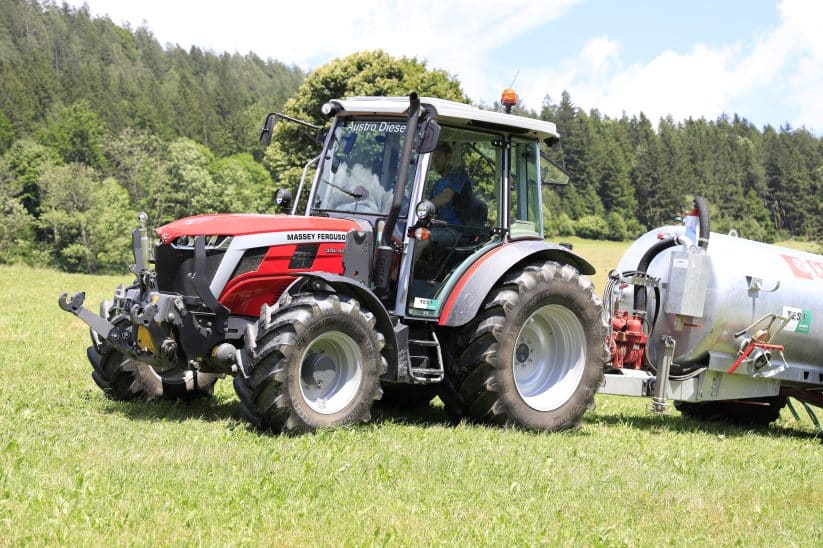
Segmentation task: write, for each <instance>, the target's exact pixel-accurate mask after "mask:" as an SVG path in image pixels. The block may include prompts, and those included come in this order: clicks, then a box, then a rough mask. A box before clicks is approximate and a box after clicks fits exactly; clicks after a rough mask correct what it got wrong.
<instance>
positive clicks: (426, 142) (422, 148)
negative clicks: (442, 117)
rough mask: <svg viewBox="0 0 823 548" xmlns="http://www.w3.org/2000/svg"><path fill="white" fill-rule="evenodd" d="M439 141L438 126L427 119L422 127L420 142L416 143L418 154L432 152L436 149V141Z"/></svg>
mask: <svg viewBox="0 0 823 548" xmlns="http://www.w3.org/2000/svg"><path fill="white" fill-rule="evenodd" d="M438 140H440V124H438V123H437V122H435V121H434V120H432V119H431V118H429V119H428V120H426V123H425V124H424V125H423V131H421V132H420V140H419V142H418V143H417V147H415V148H416V149H417V153H418V154H428V153H429V152H433V151H434V149H435V148H436V147H437V141H438Z"/></svg>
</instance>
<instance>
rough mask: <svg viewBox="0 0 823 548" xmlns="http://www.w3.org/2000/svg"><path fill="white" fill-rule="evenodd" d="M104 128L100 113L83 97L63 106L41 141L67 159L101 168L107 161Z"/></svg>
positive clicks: (66, 160)
mask: <svg viewBox="0 0 823 548" xmlns="http://www.w3.org/2000/svg"><path fill="white" fill-rule="evenodd" d="M104 132H105V129H104V127H103V124H102V123H101V122H100V119H99V118H98V116H97V114H95V112H94V111H92V110H91V107H90V106H89V103H88V102H87V101H85V100H82V101H79V102H77V103H75V104H73V105H71V106H69V107H65V108H62V109H60V110H59V111H58V112H57V114H56V115H55V116H54V118H53V120H52V121H51V123H50V124H49V125H48V127H47V128H46V130H45V132H43V134H42V135H41V136H40V142H41V143H42V144H43V145H45V146H48V147H50V148H52V149H54V150H55V151H57V153H58V154H59V155H60V156H61V157H62V158H63V161H65V162H66V163H72V162H76V163H80V164H85V165H87V166H91V167H93V168H98V169H99V168H101V167H103V166H104V165H105V163H106V159H105V157H104V155H103V147H102V141H103V134H104Z"/></svg>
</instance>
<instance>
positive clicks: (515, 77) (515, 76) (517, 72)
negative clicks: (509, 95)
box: [509, 69, 520, 88]
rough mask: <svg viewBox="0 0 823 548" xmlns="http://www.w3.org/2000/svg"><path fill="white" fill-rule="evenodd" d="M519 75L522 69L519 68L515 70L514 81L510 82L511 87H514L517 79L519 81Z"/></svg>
mask: <svg viewBox="0 0 823 548" xmlns="http://www.w3.org/2000/svg"><path fill="white" fill-rule="evenodd" d="M518 76H520V69H517V70H516V71H515V73H514V78H512V83H511V84H509V87H510V88H513V87H514V83H515V81H517V77H518Z"/></svg>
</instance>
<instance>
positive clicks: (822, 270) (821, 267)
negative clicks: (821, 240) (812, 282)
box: [809, 260, 823, 280]
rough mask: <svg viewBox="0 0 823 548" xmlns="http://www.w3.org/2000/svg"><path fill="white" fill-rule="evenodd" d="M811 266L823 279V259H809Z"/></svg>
mask: <svg viewBox="0 0 823 548" xmlns="http://www.w3.org/2000/svg"><path fill="white" fill-rule="evenodd" d="M809 266H811V267H812V270H814V273H815V275H816V276H817V277H818V278H820V279H821V280H823V261H811V260H810V261H809Z"/></svg>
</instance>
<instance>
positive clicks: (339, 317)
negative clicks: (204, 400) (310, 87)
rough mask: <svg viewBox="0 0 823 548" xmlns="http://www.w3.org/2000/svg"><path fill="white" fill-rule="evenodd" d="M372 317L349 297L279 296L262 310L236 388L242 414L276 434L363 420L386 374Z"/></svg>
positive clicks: (380, 338) (314, 294)
mask: <svg viewBox="0 0 823 548" xmlns="http://www.w3.org/2000/svg"><path fill="white" fill-rule="evenodd" d="M374 325H375V318H374V315H373V314H372V313H371V312H369V311H368V310H366V309H364V308H361V306H360V303H359V302H358V301H357V300H355V299H353V298H351V297H348V296H345V295H338V294H332V293H325V292H318V293H304V294H300V295H297V296H296V297H291V296H288V295H287V296H284V297H283V298H282V299H281V300H280V302H279V303H278V304H277V305H276V306H275V307H273V308H271V309H264V311H263V314H262V315H261V318H260V321H259V323H258V329H257V336H256V341H255V344H254V345H253V346H255V352H254V356H253V358H252V359H251V363H249V365H248V375H249V377H248V378H244V377H243V376H237V377H235V380H234V386H235V389H236V391H237V394H238V396H239V398H240V403H241V410H242V411H243V414H244V415H245V416H246V417H247V418H248V419H249V420H250V421H251V422H252V423H253V424H255V425H256V426H257V427H259V428H262V429H271V430H274V431H277V432H280V431H291V432H309V431H312V430H315V429H317V428H323V427H329V426H342V425H346V424H351V423H356V422H366V421H368V420H369V418H370V409H371V406H372V402H373V401H374V400H375V399H378V398H380V395H381V394H382V391H381V389H380V375H382V374H383V373H384V372H385V370H386V360H385V358H384V357H383V355H382V349H383V345H384V340H383V336H382V335H381V334H380V333H378V332H377V331H375V329H374Z"/></svg>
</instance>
